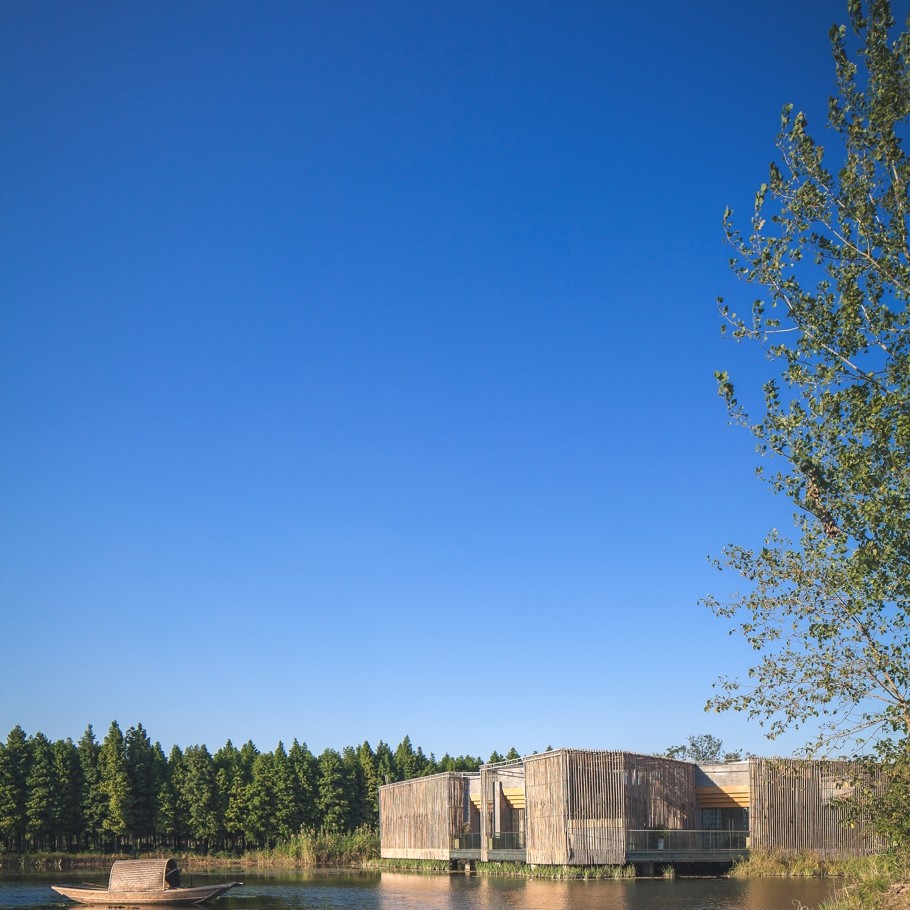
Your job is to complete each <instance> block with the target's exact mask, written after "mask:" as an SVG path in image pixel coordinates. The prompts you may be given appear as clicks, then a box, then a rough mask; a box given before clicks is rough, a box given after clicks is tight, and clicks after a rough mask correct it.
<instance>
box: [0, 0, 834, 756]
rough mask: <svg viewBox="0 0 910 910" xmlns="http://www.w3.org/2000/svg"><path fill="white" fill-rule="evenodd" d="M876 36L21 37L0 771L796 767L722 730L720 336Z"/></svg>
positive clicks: (9, 143)
mask: <svg viewBox="0 0 910 910" xmlns="http://www.w3.org/2000/svg"><path fill="white" fill-rule="evenodd" d="M844 16H845V10H844V7H843V5H842V4H840V3H833V2H801V3H799V4H793V3H792V2H790V0H764V2H762V3H752V4H738V3H729V2H719V0H716V2H715V0H707V2H703V3H698V4H680V3H676V2H672V3H671V2H656V3H653V4H623V5H618V4H617V5H614V4H606V3H592V2H577V3H546V2H533V3H521V4H519V3H513V2H503V3H497V4H488V3H475V2H459V3H457V4H455V3H452V4H441V3H440V4H426V3H408V2H392V3H386V4H369V3H358V2H347V0H338V2H335V0H333V2H306V3H296V2H294V3H282V2H272V3H261V4H254V3H246V2H230V0H228V2H218V3H215V2H197V3H193V4H184V3H172V2H155V3H151V2H133V3H128V4H113V3H91V2H87V3H80V4H64V3H46V2H32V0H29V2H11V3H5V4H3V5H2V6H0V124H2V135H3V140H2V142H0V316H2V325H3V329H2V333H0V426H2V428H3V429H2V446H0V496H2V510H0V611H2V639H3V647H2V653H3V657H2V661H0V735H2V736H5V733H6V731H8V730H9V729H10V728H11V727H12V726H13V725H14V724H16V723H21V724H22V725H23V726H24V727H25V728H26V730H27V731H28V732H30V733H33V732H35V731H37V730H41V731H42V732H44V733H46V734H47V735H48V736H51V737H52V738H59V737H65V736H72V737H73V738H76V737H78V736H79V734H80V733H81V732H82V730H83V729H84V727H85V725H86V724H88V723H92V724H94V726H95V728H96V730H97V731H99V732H101V733H103V732H104V730H106V729H107V726H108V724H109V723H110V721H111V720H112V719H115V718H116V719H117V720H118V721H119V722H120V724H121V726H123V727H124V728H125V727H127V726H129V725H132V724H135V723H137V722H141V723H143V724H144V725H145V727H146V728H147V729H148V731H149V732H150V734H151V736H152V737H153V738H154V739H159V740H160V741H161V742H162V744H164V745H165V746H169V745H171V744H174V743H177V744H179V745H183V746H185V745H189V744H192V743H201V742H205V743H206V744H208V745H209V746H210V747H211V748H217V747H218V746H219V745H221V744H222V743H223V742H224V741H225V740H226V739H227V738H228V737H231V738H233V739H234V740H235V741H236V740H245V739H247V738H252V739H253V740H254V742H256V744H257V745H259V746H260V748H264V749H270V748H272V747H274V745H275V744H276V743H277V741H278V740H279V739H281V740H283V741H285V742H289V741H290V740H291V739H293V738H294V737H296V738H298V739H300V740H306V741H307V742H308V743H309V744H310V746H311V747H312V748H314V749H315V750H317V751H318V750H321V749H322V748H325V747H326V746H331V747H336V748H340V747H341V746H343V745H347V744H353V743H356V742H359V741H362V740H363V739H369V740H370V741H371V742H372V743H373V744H374V745H375V743H376V742H377V741H378V740H379V739H385V740H386V741H390V742H391V743H392V744H393V745H394V744H396V743H397V742H398V741H399V740H400V739H401V738H402V737H403V736H404V735H405V734H409V735H410V737H411V739H412V741H413V742H414V743H415V744H419V745H421V746H422V747H423V748H424V749H425V750H426V751H428V752H429V751H433V752H435V753H436V754H437V755H441V754H442V753H444V752H446V751H448V752H450V753H465V752H467V753H471V754H480V755H482V756H484V757H485V756H487V755H488V754H489V753H490V752H491V751H492V750H493V749H494V748H498V749H500V750H501V751H504V750H506V749H508V748H509V747H510V746H513V745H514V746H515V747H516V748H517V749H518V750H519V751H520V752H530V751H532V750H535V749H537V750H539V749H543V748H544V747H546V746H547V745H554V746H561V745H571V746H579V747H594V748H598V747H603V748H627V749H633V750H639V751H658V750H662V749H664V748H666V747H667V746H669V745H672V744H675V743H678V742H682V741H684V740H685V738H686V737H687V736H688V735H689V734H692V733H701V732H711V733H713V734H714V735H717V736H720V737H721V738H722V739H723V740H724V742H725V743H726V744H727V745H728V746H730V747H741V748H745V749H747V750H751V751H755V752H759V753H784V752H789V751H791V750H792V749H794V748H796V747H798V746H799V745H800V744H801V743H802V742H803V737H802V736H801V735H800V734H798V733H797V734H794V735H793V736H792V737H789V738H787V739H786V740H783V741H779V742H778V743H775V744H767V743H765V742H764V740H763V739H762V736H761V731H760V730H759V729H758V728H757V727H755V726H750V725H747V724H746V723H745V721H744V720H743V719H742V718H741V717H740V716H732V717H728V716H712V715H705V714H704V712H703V706H704V703H705V701H706V700H707V698H708V697H709V696H710V693H711V683H712V681H713V680H714V679H715V678H716V676H717V675H718V674H720V673H738V672H741V671H743V670H745V668H746V667H747V666H748V665H749V662H750V660H751V659H752V654H751V653H750V652H749V651H748V650H747V649H746V648H745V646H743V645H742V644H741V643H740V642H738V641H737V640H736V639H735V638H730V637H728V635H727V631H726V626H725V625H724V624H723V623H722V622H721V621H719V620H717V619H715V618H714V617H712V616H711V614H710V613H709V612H708V611H707V610H706V609H705V608H703V607H700V606H699V605H698V603H697V601H698V598H699V597H701V596H703V595H704V594H706V593H709V592H714V593H719V594H722V593H724V592H726V591H727V590H729V589H730V588H731V587H733V586H734V585H735V581H734V580H733V579H729V580H727V579H724V578H722V577H718V576H717V575H716V573H714V572H713V570H711V569H710V568H709V567H708V563H707V560H706V557H707V555H708V554H717V553H718V552H719V551H720V549H721V547H722V546H723V545H724V543H726V542H728V541H733V540H735V541H737V542H741V543H749V542H758V541H759V540H760V539H761V538H762V536H763V534H764V532H765V531H766V530H767V529H768V528H770V527H772V526H782V527H786V526H787V525H788V524H789V516H790V512H791V509H790V507H789V505H788V503H787V502H785V501H783V500H775V499H774V498H773V497H772V496H771V495H770V493H769V492H768V491H767V490H766V489H764V488H763V487H762V486H761V485H760V484H759V483H758V482H757V481H756V480H755V479H754V478H753V474H752V472H753V468H754V464H755V457H754V454H753V445H752V442H751V440H750V438H749V437H748V435H747V434H746V433H745V432H743V431H740V430H736V429H734V428H731V427H730V426H728V421H727V417H726V413H725V410H724V407H723V405H722V403H721V401H720V400H719V399H718V398H717V396H716V393H715V382H714V379H713V371H714V370H715V369H719V368H725V369H729V370H730V371H731V373H732V374H733V376H734V378H736V379H739V380H740V385H742V386H744V391H745V387H746V386H748V385H749V384H750V383H751V384H753V388H754V389H757V387H758V383H759V382H760V379H761V376H762V375H763V374H764V373H765V371H766V370H767V365H766V364H765V363H764V362H763V361H762V359H761V355H760V353H759V352H758V351H755V350H740V349H737V348H736V347H735V346H734V345H732V344H730V343H727V342H722V341H721V339H720V337H719V331H718V319H717V314H716V310H715V305H714V300H715V297H716V296H717V295H718V294H723V295H725V296H726V297H727V298H728V301H739V302H740V303H739V305H740V306H746V305H748V302H749V300H750V299H751V296H752V294H751V292H750V290H749V289H747V288H746V287H744V286H737V285H736V283H735V282H734V280H733V279H732V277H731V276H730V275H729V273H728V271H727V267H726V261H727V258H728V251H727V250H726V249H725V247H724V245H723V243H722V232H721V215H722V212H723V210H724V207H725V206H726V205H730V206H732V207H733V208H734V209H736V210H737V211H738V212H740V213H741V214H740V218H741V221H742V222H743V223H745V220H746V218H747V217H748V212H749V209H750V207H751V202H752V198H753V194H754V192H755V189H756V187H757V185H758V183H760V182H761V181H762V180H763V179H764V178H765V175H766V173H767V165H768V162H769V161H770V160H771V159H772V158H773V157H774V147H773V140H774V134H775V132H776V129H777V125H778V122H779V112H780V108H781V106H782V105H783V104H784V103H785V102H788V101H792V102H793V103H794V104H795V105H796V107H797V108H801V109H804V110H806V111H807V112H808V114H809V117H810V123H811V124H813V125H814V128H815V131H816V132H817V133H822V132H823V121H824V110H825V105H826V102H827V97H828V94H829V93H830V92H831V89H832V70H833V67H832V63H831V58H830V52H829V48H828V42H827V29H828V26H829V25H830V24H831V22H833V21H834V20H835V19H836V20H838V21H842V20H843V19H844ZM746 397H747V398H748V397H749V396H748V395H747V396H746ZM753 400H754V399H753Z"/></svg>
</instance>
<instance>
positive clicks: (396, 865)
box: [367, 859, 450, 872]
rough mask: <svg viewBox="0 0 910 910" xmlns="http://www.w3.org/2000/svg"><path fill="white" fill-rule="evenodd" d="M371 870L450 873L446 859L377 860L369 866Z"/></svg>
mask: <svg viewBox="0 0 910 910" xmlns="http://www.w3.org/2000/svg"><path fill="white" fill-rule="evenodd" d="M367 867H368V868H370V869H379V870H382V871H385V872H449V871H450V870H449V861H448V860H445V859H376V860H372V861H371V862H370V863H368V864H367Z"/></svg>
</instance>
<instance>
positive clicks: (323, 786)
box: [318, 749, 351, 831]
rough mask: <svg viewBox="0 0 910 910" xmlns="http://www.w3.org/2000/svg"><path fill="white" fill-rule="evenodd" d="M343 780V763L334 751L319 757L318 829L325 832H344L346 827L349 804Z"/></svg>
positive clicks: (345, 781) (347, 790)
mask: <svg viewBox="0 0 910 910" xmlns="http://www.w3.org/2000/svg"><path fill="white" fill-rule="evenodd" d="M348 783H349V782H348V781H347V780H346V779H345V768H344V763H343V762H342V760H341V756H340V755H339V754H338V753H337V752H336V751H335V750H334V749H326V750H325V751H324V752H323V753H322V755H320V756H319V802H318V808H319V814H320V822H321V824H320V827H321V828H323V829H324V830H326V831H344V830H346V829H347V827H348V820H349V818H350V815H351V804H350V801H349V798H348V793H349V787H348Z"/></svg>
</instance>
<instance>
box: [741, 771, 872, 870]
mask: <svg viewBox="0 0 910 910" xmlns="http://www.w3.org/2000/svg"><path fill="white" fill-rule="evenodd" d="M854 770H855V766H853V765H851V764H850V763H849V762H838V761H823V762H817V761H805V760H800V759H753V760H752V764H751V788H752V806H751V810H750V821H751V825H750V827H751V846H752V848H753V849H775V850H782V851H784V852H788V853H789V852H796V851H800V850H812V851H814V852H817V853H819V854H821V855H822V856H851V855H852V856H863V855H866V854H869V853H870V852H877V851H879V850H883V849H885V848H886V847H887V843H886V841H885V840H884V839H883V838H881V837H877V836H874V835H871V834H870V833H869V832H868V831H866V830H865V829H864V826H862V825H857V826H856V827H855V828H850V827H846V826H844V825H843V824H842V819H843V811H842V810H841V809H840V808H839V807H838V805H837V803H836V799H837V798H838V797H842V796H846V795H850V794H851V793H852V786H851V774H852V773H853V772H854Z"/></svg>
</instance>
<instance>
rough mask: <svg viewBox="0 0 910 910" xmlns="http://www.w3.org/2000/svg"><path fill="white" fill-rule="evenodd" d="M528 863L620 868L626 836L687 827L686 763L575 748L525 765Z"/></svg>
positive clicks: (690, 823)
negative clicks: (638, 831) (630, 832)
mask: <svg viewBox="0 0 910 910" xmlns="http://www.w3.org/2000/svg"><path fill="white" fill-rule="evenodd" d="M525 799H526V803H527V825H528V839H527V856H528V862H529V863H541V864H545V863H554V864H561V865H612V864H616V865H619V864H622V863H624V862H625V861H626V851H627V831H628V830H630V829H639V828H657V827H666V828H671V829H676V828H686V827H694V826H695V824H694V823H695V819H696V817H697V815H696V804H695V785H694V767H693V765H691V764H690V763H688V762H679V761H673V760H672V759H665V758H657V757H652V756H646V755H633V754H631V753H628V752H589V751H582V750H577V749H569V750H560V751H558V752H550V753H545V754H544V755H535V756H533V757H532V758H528V759H526V763H525Z"/></svg>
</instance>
